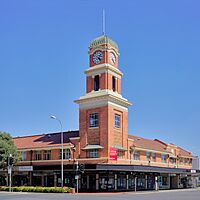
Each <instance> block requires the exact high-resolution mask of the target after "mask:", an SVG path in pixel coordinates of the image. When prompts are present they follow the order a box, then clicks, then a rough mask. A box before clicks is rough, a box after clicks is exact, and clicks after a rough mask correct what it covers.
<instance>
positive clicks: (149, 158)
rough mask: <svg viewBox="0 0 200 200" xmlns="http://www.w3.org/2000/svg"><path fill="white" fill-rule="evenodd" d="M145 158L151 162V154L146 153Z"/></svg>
mask: <svg viewBox="0 0 200 200" xmlns="http://www.w3.org/2000/svg"><path fill="white" fill-rule="evenodd" d="M146 156H147V160H148V161H150V160H151V153H150V152H146Z"/></svg>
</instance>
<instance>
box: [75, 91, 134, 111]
mask: <svg viewBox="0 0 200 200" xmlns="http://www.w3.org/2000/svg"><path fill="white" fill-rule="evenodd" d="M74 102H75V103H77V104H79V105H84V104H89V105H90V106H95V105H96V106H97V105H98V104H101V105H100V106H102V104H106V105H108V104H109V103H110V104H112V103H114V104H116V105H119V106H122V107H124V108H127V107H128V106H131V105H132V104H131V103H130V102H129V101H128V100H127V99H125V98H123V97H122V96H121V95H120V94H118V93H116V92H113V91H110V90H100V91H95V92H90V93H87V94H86V95H85V96H82V97H80V99H78V100H75V101H74ZM83 107H84V106H83Z"/></svg>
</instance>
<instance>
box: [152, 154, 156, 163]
mask: <svg viewBox="0 0 200 200" xmlns="http://www.w3.org/2000/svg"><path fill="white" fill-rule="evenodd" d="M151 159H152V161H153V162H156V153H155V152H152V153H151Z"/></svg>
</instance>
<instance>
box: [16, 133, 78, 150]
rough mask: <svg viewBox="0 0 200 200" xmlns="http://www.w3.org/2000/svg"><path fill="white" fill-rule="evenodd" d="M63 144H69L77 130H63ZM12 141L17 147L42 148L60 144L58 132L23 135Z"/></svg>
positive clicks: (76, 135)
mask: <svg viewBox="0 0 200 200" xmlns="http://www.w3.org/2000/svg"><path fill="white" fill-rule="evenodd" d="M63 135H64V142H63V144H64V145H66V144H69V143H70V139H69V138H72V137H79V131H68V132H63ZM13 140H14V143H15V145H16V147H17V148H18V149H31V148H44V147H50V146H60V145H61V134H60V133H48V134H41V135H33V136H25V137H16V138H13Z"/></svg>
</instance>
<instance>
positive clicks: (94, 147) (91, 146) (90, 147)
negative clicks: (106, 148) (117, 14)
mask: <svg viewBox="0 0 200 200" xmlns="http://www.w3.org/2000/svg"><path fill="white" fill-rule="evenodd" d="M90 149H103V147H102V146H100V145H98V144H88V145H86V146H85V147H83V148H82V150H84V151H85V150H90Z"/></svg>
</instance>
